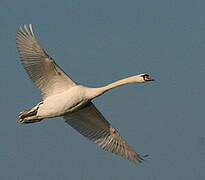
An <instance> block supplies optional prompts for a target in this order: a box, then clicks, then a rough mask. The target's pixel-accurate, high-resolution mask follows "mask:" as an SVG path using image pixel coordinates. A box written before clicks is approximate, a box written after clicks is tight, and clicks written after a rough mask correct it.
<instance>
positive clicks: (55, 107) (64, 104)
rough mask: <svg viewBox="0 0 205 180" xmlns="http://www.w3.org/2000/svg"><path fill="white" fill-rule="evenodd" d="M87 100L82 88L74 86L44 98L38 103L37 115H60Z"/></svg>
mask: <svg viewBox="0 0 205 180" xmlns="http://www.w3.org/2000/svg"><path fill="white" fill-rule="evenodd" d="M87 102H88V99H87V98H86V97H85V90H84V88H83V87H81V86H76V87H73V88H71V89H69V90H68V91H65V92H63V93H60V94H57V95H54V96H51V97H48V98H46V99H45V100H44V101H43V104H42V105H40V107H39V109H38V113H37V116H39V117H42V118H49V117H56V116H62V115H64V114H65V113H69V112H73V111H75V110H76V109H78V108H79V107H81V106H82V105H84V104H85V103H87Z"/></svg>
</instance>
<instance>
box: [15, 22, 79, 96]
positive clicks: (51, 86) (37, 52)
mask: <svg viewBox="0 0 205 180" xmlns="http://www.w3.org/2000/svg"><path fill="white" fill-rule="evenodd" d="M16 41H17V49H18V51H19V54H20V57H21V63H22V65H23V67H24V68H25V70H26V72H27V73H28V75H29V77H30V79H31V80H32V81H33V82H34V84H35V85H36V86H37V87H38V88H39V89H40V90H41V92H42V94H43V96H44V98H46V97H48V96H51V95H54V94H58V93H61V92H63V91H65V90H67V89H68V88H70V87H72V86H74V85H75V82H73V81H72V79H71V78H70V77H69V76H68V75H67V74H66V73H65V72H64V71H63V70H62V69H61V68H60V67H59V66H58V65H57V64H56V63H55V61H54V60H53V59H52V58H51V57H50V56H49V55H48V54H47V53H46V52H45V51H44V49H43V48H41V46H40V44H39V43H38V41H37V40H36V39H35V36H34V33H33V30H32V26H31V25H29V26H28V27H27V26H24V27H23V28H20V29H19V31H18V32H17V34H16Z"/></svg>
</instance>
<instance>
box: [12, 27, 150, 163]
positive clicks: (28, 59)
mask: <svg viewBox="0 0 205 180" xmlns="http://www.w3.org/2000/svg"><path fill="white" fill-rule="evenodd" d="M16 41H17V49H18V52H19V54H20V57H21V63H22V65H23V67H24V68H25V70H26V72H27V73H28V75H29V77H30V79H31V80H32V81H33V82H34V84H35V85H36V86H37V87H38V88H39V89H40V91H41V93H42V96H43V101H42V102H40V103H38V104H37V105H36V106H35V107H33V108H32V109H30V110H24V111H22V112H20V114H19V120H18V121H17V122H18V123H34V122H39V121H41V120H42V119H44V118H52V117H58V116H63V117H64V118H65V121H66V123H68V124H69V125H70V126H72V127H73V128H74V129H76V130H77V131H78V132H79V133H81V134H82V135H83V136H85V137H86V138H88V139H89V140H91V141H92V142H94V143H96V144H98V145H99V146H101V147H102V148H103V149H105V150H107V151H110V152H113V153H115V154H117V155H120V156H122V157H124V158H126V159H128V160H130V161H132V162H135V163H137V162H142V160H143V158H142V157H141V156H140V155H139V154H138V153H137V152H135V151H134V149H133V148H132V147H130V146H129V145H128V144H127V143H126V142H125V141H124V140H123V138H122V137H121V136H120V134H119V133H118V131H117V130H116V129H114V128H113V127H112V126H111V124H110V123H109V122H108V121H107V120H106V119H105V118H104V117H103V115H102V114H101V113H100V112H99V111H98V109H97V108H96V107H95V105H94V104H93V103H92V102H91V100H92V99H94V98H96V97H98V96H100V95H102V94H103V93H105V92H106V91H108V90H110V89H112V88H115V87H118V86H121V85H124V84H128V83H143V82H148V81H153V80H154V79H152V78H150V77H149V75H147V74H139V75H135V76H132V77H128V78H125V79H122V80H119V81H116V82H114V83H111V84H109V85H107V86H104V87H100V88H90V87H85V86H82V85H79V84H77V83H76V82H74V81H73V80H72V79H71V78H70V77H69V76H68V75H67V74H66V73H65V72H64V71H63V70H62V69H61V68H60V67H59V66H58V65H57V64H56V63H55V61H54V59H53V58H52V57H50V56H49V55H48V54H47V53H46V52H45V50H44V49H43V48H41V46H40V44H39V43H38V41H37V40H36V39H35V36H34V33H33V30H32V25H31V24H30V25H29V26H26V25H24V27H23V28H21V27H20V29H19V31H18V32H17V34H16Z"/></svg>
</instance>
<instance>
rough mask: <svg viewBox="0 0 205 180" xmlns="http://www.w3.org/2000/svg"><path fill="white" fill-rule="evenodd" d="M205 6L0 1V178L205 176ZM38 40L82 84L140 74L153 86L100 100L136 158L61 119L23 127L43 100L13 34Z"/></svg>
mask: <svg viewBox="0 0 205 180" xmlns="http://www.w3.org/2000/svg"><path fill="white" fill-rule="evenodd" d="M204 7H205V2H204V1H202V0H181V1H177V0H155V1H147V0H138V1H131V0H129V1H123V0H118V1H114V0H109V1H100V0H88V1H82V0H75V1H74V0H62V1H49V0H45V1H40V0H36V1H26V0H19V1H11V0H2V1H1V6H0V12H1V28H0V34H1V41H0V49H1V66H0V82H1V95H0V98H1V101H0V107H1V125H0V142H1V148H0V169H1V173H0V178H1V179H4V180H11V179H12V180H27V179H29V180H36V179H38V180H56V179H60V180H61V179H82V180H94V179H100V180H115V179H118V180H124V179H130V180H132V179H133V180H134V179H145V180H164V179H166V180H173V179H180V180H181V179H185V180H189V179H190V180H192V179H194V180H196V179H197V180H203V179H205V172H204V166H205V131H204V127H205V122H204V92H205V85H204V72H205V63H204V58H205V53H204V52H205V51H204V49H205V22H204V19H205V11H204ZM30 23H31V24H33V28H34V31H35V34H36V37H37V39H38V40H39V41H40V43H41V45H42V46H43V47H44V48H45V49H46V51H47V52H48V54H49V55H50V56H52V57H53V58H54V59H55V60H56V62H57V63H58V64H59V65H60V66H61V67H62V68H63V69H64V71H65V72H67V73H68V74H70V75H71V77H72V79H74V80H75V81H76V82H78V83H80V84H83V85H87V86H91V87H98V86H102V85H106V84H107V83H110V82H113V81H115V80H118V79H121V78H124V77H127V76H130V75H135V74H139V73H144V72H146V73H149V74H150V75H151V76H152V77H153V78H155V79H156V81H155V82H152V83H146V84H132V85H127V86H123V87H120V88H116V89H113V90H112V91H110V92H108V93H106V94H104V95H103V96H101V97H99V98H97V99H95V100H94V103H95V105H96V106H97V107H98V109H99V110H100V111H101V112H102V113H103V114H104V116H105V117H106V119H107V120H109V122H111V123H112V125H113V126H114V127H116V128H117V129H118V130H119V132H120V133H121V135H122V136H123V137H124V138H125V139H126V140H127V142H129V144H130V145H131V146H132V147H134V148H135V149H136V150H137V151H138V152H140V153H141V154H149V155H150V156H149V158H148V159H147V160H146V161H145V162H144V163H143V164H137V165H136V164H133V163H130V162H129V161H127V160H124V159H123V158H121V157H118V156H116V155H114V154H112V153H108V152H105V151H104V150H102V149H101V148H99V147H97V146H96V145H94V144H92V143H90V142H89V141H87V140H86V139H85V138H84V137H82V136H81V135H80V134H78V133H77V132H76V131H75V130H73V129H72V128H71V127H69V126H68V125H67V124H66V123H65V122H64V120H63V119H62V118H54V119H45V120H44V121H42V122H41V123H35V124H29V125H20V124H17V123H16V120H17V115H18V112H19V111H21V110H23V109H27V108H30V107H32V106H33V105H35V104H36V103H37V102H38V101H40V100H41V96H40V94H39V91H38V90H37V89H36V88H35V87H34V85H33V84H32V83H31V81H30V80H29V78H28V76H27V75H26V73H25V71H24V69H23V68H22V66H21V64H20V61H19V56H18V54H17V50H16V43H15V33H16V31H17V30H18V28H19V26H20V25H23V24H30Z"/></svg>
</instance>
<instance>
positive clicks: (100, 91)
mask: <svg viewBox="0 0 205 180" xmlns="http://www.w3.org/2000/svg"><path fill="white" fill-rule="evenodd" d="M137 82H141V81H140V79H139V81H137V76H132V77H128V78H125V79H121V80H118V81H115V82H113V83H111V84H108V85H106V86H103V87H100V88H92V89H93V91H92V93H91V94H92V95H91V98H90V99H93V98H95V97H97V96H100V95H102V94H103V93H105V92H106V91H109V90H110V89H113V88H116V87H118V86H122V85H125V84H129V83H137Z"/></svg>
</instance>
